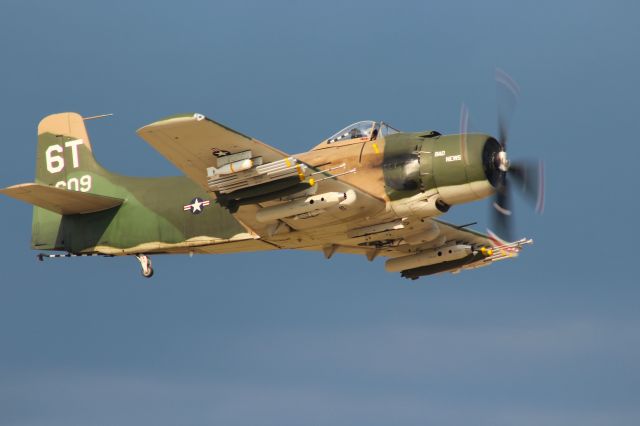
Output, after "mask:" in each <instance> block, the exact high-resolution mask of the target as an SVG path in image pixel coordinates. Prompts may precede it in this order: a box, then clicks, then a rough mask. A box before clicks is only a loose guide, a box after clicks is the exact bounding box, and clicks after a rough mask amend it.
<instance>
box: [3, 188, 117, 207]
mask: <svg viewBox="0 0 640 426" xmlns="http://www.w3.org/2000/svg"><path fill="white" fill-rule="evenodd" d="M0 193H1V194H5V195H8V196H9V197H12V198H15V199H17V200H21V201H24V202H26V203H29V204H33V205H34V206H38V207H42V208H43V209H47V210H51V211H52V212H55V213H59V214H62V215H70V214H86V213H95V212H100V211H103V210H108V209H111V208H113V207H117V206H119V205H121V204H122V202H123V201H124V200H122V199H120V198H113V197H105V196H104V195H95V194H89V193H87V192H78V191H70V190H68V189H62V188H55V187H53V186H48V185H42V184H39V183H21V184H19V185H13V186H10V187H8V188H4V189H0Z"/></svg>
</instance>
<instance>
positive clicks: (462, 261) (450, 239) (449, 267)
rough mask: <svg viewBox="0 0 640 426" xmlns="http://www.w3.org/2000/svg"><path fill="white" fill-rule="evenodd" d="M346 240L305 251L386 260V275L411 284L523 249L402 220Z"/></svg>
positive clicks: (461, 229)
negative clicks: (406, 279) (421, 278)
mask: <svg viewBox="0 0 640 426" xmlns="http://www.w3.org/2000/svg"><path fill="white" fill-rule="evenodd" d="M347 236H348V237H350V239H349V240H343V241H341V242H340V243H338V244H325V245H322V246H315V247H309V248H308V249H310V250H318V251H320V250H321V251H323V252H324V255H325V257H326V258H330V257H331V256H332V255H333V254H334V253H351V254H361V255H365V256H366V257H367V258H368V259H369V260H373V259H374V258H376V257H378V256H381V257H387V258H388V259H387V260H386V263H385V267H386V269H387V271H389V272H401V274H402V276H403V277H405V278H410V279H416V278H418V277H420V276H424V275H432V274H437V273H441V272H452V273H457V272H460V271H461V270H465V269H475V268H480V267H483V266H488V265H490V264H492V263H493V262H495V261H498V260H503V259H509V258H514V257H516V256H517V255H518V253H519V252H520V250H521V248H522V246H523V245H525V244H531V243H532V242H533V241H532V240H527V239H522V240H519V241H516V242H513V243H508V242H505V241H502V240H500V239H499V238H498V237H496V236H495V235H493V234H492V233H491V232H489V233H488V234H483V233H480V232H477V231H474V230H471V229H468V228H467V226H465V225H463V226H456V225H453V224H450V223H447V222H443V221H440V220H436V219H430V218H424V219H402V220H395V221H391V222H387V223H381V224H377V225H373V226H367V227H363V228H356V229H352V230H350V231H349V232H347Z"/></svg>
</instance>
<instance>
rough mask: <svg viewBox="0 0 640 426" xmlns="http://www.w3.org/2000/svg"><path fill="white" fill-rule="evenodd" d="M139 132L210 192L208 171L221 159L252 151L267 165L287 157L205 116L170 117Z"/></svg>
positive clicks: (185, 115)
mask: <svg viewBox="0 0 640 426" xmlns="http://www.w3.org/2000/svg"><path fill="white" fill-rule="evenodd" d="M137 133H138V135H140V137H141V138H142V139H144V140H145V141H147V142H148V143H149V144H150V145H151V146H152V147H154V148H155V149H156V150H157V151H158V152H160V154H162V155H163V156H164V157H165V158H166V159H167V160H169V161H171V162H172V163H173V164H174V165H175V166H176V167H177V168H179V169H180V170H182V172H183V173H184V174H185V175H187V176H188V177H189V178H190V179H191V180H193V181H194V182H196V183H198V184H200V185H201V186H202V187H203V188H205V189H207V190H208V189H209V187H208V185H207V169H208V168H209V167H212V166H217V163H218V161H217V160H218V159H219V158H223V157H225V156H227V155H229V154H232V153H237V152H246V151H251V153H252V156H254V157H262V159H263V161H264V162H265V163H269V162H273V161H277V160H281V159H283V158H286V157H287V155H286V154H285V153H284V152H282V151H280V150H278V149H276V148H273V147H271V146H269V145H267V144H264V143H262V142H260V141H258V140H256V139H253V138H251V137H249V136H246V135H243V134H242V133H240V132H237V131H235V130H233V129H230V128H229V127H226V126H224V125H222V124H220V123H217V122H215V121H213V120H211V119H209V118H207V117H205V116H204V115H202V114H182V115H175V116H171V117H167V118H165V119H162V120H159V121H156V122H155V123H151V124H149V125H147V126H144V127H142V128H140V129H138V132H137Z"/></svg>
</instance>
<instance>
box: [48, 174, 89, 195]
mask: <svg viewBox="0 0 640 426" xmlns="http://www.w3.org/2000/svg"><path fill="white" fill-rule="evenodd" d="M92 181H93V180H92V179H91V175H83V176H80V178H75V177H72V178H69V179H67V180H66V181H64V180H61V181H59V182H56V188H62V189H68V190H70V191H80V192H89V191H90V190H91V184H92Z"/></svg>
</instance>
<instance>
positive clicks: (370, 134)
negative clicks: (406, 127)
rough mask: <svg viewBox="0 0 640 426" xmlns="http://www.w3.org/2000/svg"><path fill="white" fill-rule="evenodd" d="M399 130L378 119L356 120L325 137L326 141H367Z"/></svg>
mask: <svg viewBox="0 0 640 426" xmlns="http://www.w3.org/2000/svg"><path fill="white" fill-rule="evenodd" d="M398 132H399V130H397V129H394V128H393V127H391V126H389V125H388V124H387V123H385V122H383V121H380V122H375V121H371V120H365V121H358V122H357V123H353V124H351V125H350V126H347V127H345V128H344V129H342V130H340V131H339V132H336V133H335V134H334V135H332V136H331V137H330V138H328V139H327V143H334V142H342V141H347V140H362V141H368V140H373V139H376V138H377V137H378V136H382V137H384V136H388V135H391V134H393V133H398Z"/></svg>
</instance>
